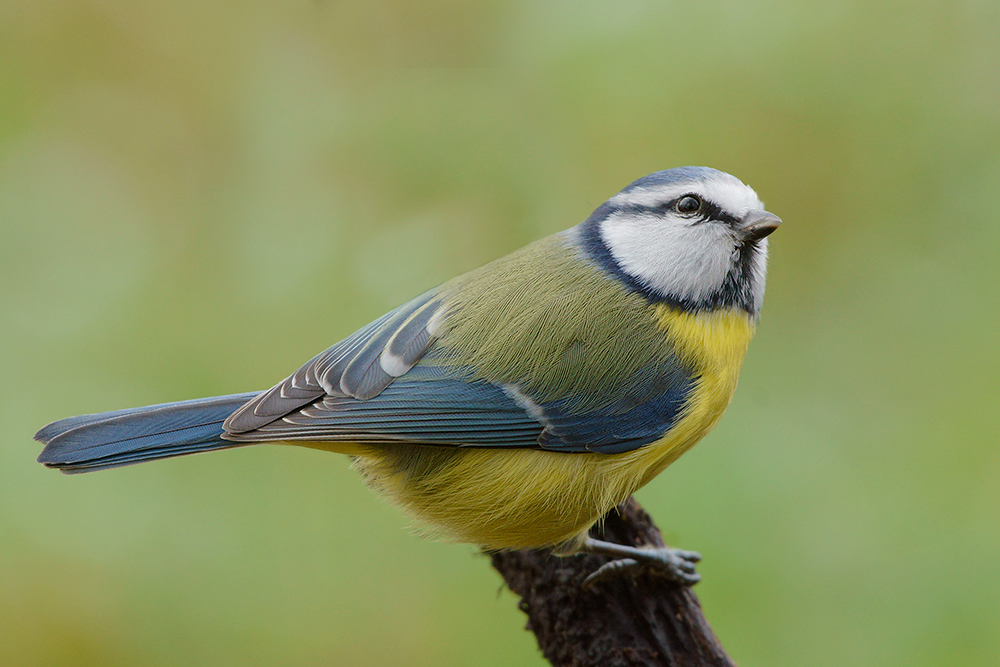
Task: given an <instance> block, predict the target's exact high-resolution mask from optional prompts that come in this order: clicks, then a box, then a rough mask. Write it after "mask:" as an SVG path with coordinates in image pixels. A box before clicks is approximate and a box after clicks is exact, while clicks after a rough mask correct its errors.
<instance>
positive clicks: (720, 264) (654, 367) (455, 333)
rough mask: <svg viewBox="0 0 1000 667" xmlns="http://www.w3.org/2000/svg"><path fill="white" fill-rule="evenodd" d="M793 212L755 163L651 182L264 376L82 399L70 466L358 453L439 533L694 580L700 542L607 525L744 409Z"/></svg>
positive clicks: (61, 448) (52, 432)
mask: <svg viewBox="0 0 1000 667" xmlns="http://www.w3.org/2000/svg"><path fill="white" fill-rule="evenodd" d="M780 224H781V220H780V219H779V218H778V217H777V216H776V215H774V214H772V213H770V212H768V211H767V210H765V208H764V205H763V203H762V202H761V200H760V199H759V197H758V196H757V194H756V192H755V191H754V190H753V189H752V188H750V187H749V186H747V185H745V184H744V183H743V182H742V181H740V180H739V179H738V178H736V177H735V176H732V175H730V174H728V173H725V172H722V171H718V170H715V169H712V168H709V167H677V168H672V169H667V170H664V171H657V172H655V173H652V174H650V175H648V176H645V177H643V178H640V179H638V180H636V181H634V182H632V183H631V184H629V185H628V186H627V187H625V188H624V189H623V190H621V191H620V192H619V193H618V194H616V195H614V196H613V197H611V198H610V199H608V200H607V201H606V202H604V203H603V204H602V205H600V206H599V207H598V208H597V209H596V210H595V211H594V212H593V213H592V214H591V215H590V216H589V217H588V218H586V219H585V220H584V221H583V222H581V223H579V224H577V225H575V226H573V227H571V228H569V229H566V230H564V231H562V232H559V233H556V234H554V235H551V236H548V237H546V238H543V239H541V240H538V241H535V242H533V243H531V244H529V245H527V246H525V247H523V248H521V249H520V250H516V251H514V252H513V253H511V254H509V255H506V256H504V257H501V258H499V259H496V260H494V261H492V262H490V263H488V264H486V265H484V266H482V267H480V268H478V269H474V270H472V271H469V272H468V273H465V274H463V275H460V276H458V277H457V278H454V279H452V280H449V281H447V282H445V283H443V284H441V285H439V286H438V287H436V288H433V289H431V290H429V291H426V292H424V293H423V294H420V295H419V296H417V297H415V298H413V299H412V300H410V301H408V302H406V303H404V304H403V305H401V306H399V307H398V308H396V309H395V310H392V311H390V312H389V313H387V314H386V315H384V316H382V317H380V318H378V319H376V320H375V321H373V322H371V323H370V324H368V325H367V326H364V327H362V328H361V329H359V330H357V331H356V332H355V333H354V334H352V335H350V336H348V337H347V338H345V339H343V340H341V341H340V342H338V343H336V344H334V345H333V346H332V347H330V348H329V349H327V350H325V351H323V352H321V353H320V354H318V355H317V356H315V357H313V358H312V359H311V360H309V361H308V362H306V363H305V364H304V365H303V366H301V367H300V368H299V369H298V370H296V371H295V372H294V373H292V374H291V375H289V376H288V377H287V378H285V379H284V380H282V381H281V382H279V383H278V384H276V385H275V386H274V387H272V388H271V389H268V390H266V391H257V392H249V393H242V394H234V395H228V396H218V397H212V398H202V399H195V400H185V401H179V402H173V403H164V404H160V405H152V406H147V407H139V408H129V409H124V410H116V411H112V412H104V413H99V414H90V415H82V416H77V417H69V418H66V419H61V420H59V421H55V422H53V423H51V424H49V425H47V426H45V427H44V428H42V429H41V430H40V431H38V433H37V434H36V435H35V439H36V440H38V441H40V442H41V443H43V444H44V445H45V446H44V448H43V450H42V452H41V454H40V456H39V457H38V461H39V462H40V463H42V464H44V465H45V466H47V467H49V468H55V469H58V470H61V471H63V472H65V473H80V472H87V471H95V470H103V469H108V468H116V467H119V466H126V465H130V464H134V463H140V462H144V461H152V460H156V459H165V458H169V457H174V456H180V455H185V454H193V453H197V452H208V451H212V450H220V449H229V448H234V447H241V446H246V445H252V444H258V443H283V444H294V445H302V446H306V447H312V448H316V449H321V450H326V451H330V452H335V453H340V454H346V455H347V456H349V457H351V459H352V460H353V467H354V468H355V469H357V470H358V471H359V472H360V473H361V475H362V476H363V478H364V479H365V481H366V482H367V484H368V485H369V486H371V487H372V488H373V489H375V490H376V491H377V492H379V493H381V494H382V495H384V496H386V497H388V498H389V499H390V500H391V501H392V502H393V503H394V504H396V505H397V506H399V507H400V508H401V509H402V510H403V511H404V513H406V514H408V515H409V516H410V517H411V518H412V519H414V520H415V521H416V522H417V524H418V525H420V526H422V527H423V528H424V529H425V530H426V532H428V533H429V534H431V535H434V536H438V537H442V538H445V539H448V540H452V541H456V542H464V543H471V544H474V545H477V546H479V547H481V548H482V549H484V550H515V549H523V548H548V549H551V550H553V552H554V553H556V554H559V555H567V554H573V553H577V552H580V551H591V552H595V553H602V554H606V555H610V556H614V557H615V558H617V559H618V560H616V561H613V562H612V563H610V564H607V566H606V568H602V570H604V571H603V572H601V571H599V572H595V573H594V575H592V576H593V577H595V578H596V579H600V578H602V577H604V576H606V575H607V573H608V572H613V571H615V570H619V569H630V568H633V566H636V565H637V564H638V565H639V566H642V567H646V566H648V565H649V564H654V565H657V566H658V567H660V569H661V570H662V571H663V573H664V576H667V577H669V578H671V579H673V580H674V581H676V582H678V583H681V584H687V585H690V584H693V583H696V582H697V581H698V580H699V579H700V575H699V574H698V573H697V572H696V570H695V564H696V563H697V562H698V560H699V559H700V555H699V554H698V553H697V552H693V551H685V550H681V549H674V548H670V547H661V548H659V549H653V548H645V547H631V546H627V545H616V544H613V543H610V542H605V541H603V540H599V539H596V538H593V537H590V536H589V535H588V531H589V529H590V528H591V527H592V526H593V525H594V524H595V523H597V522H599V520H600V519H601V517H602V516H604V515H605V514H606V513H607V512H608V511H610V510H611V509H612V508H614V507H615V506H617V505H618V504H619V503H621V502H623V501H624V500H626V499H627V498H628V497H629V496H630V495H631V494H632V493H634V492H635V491H636V490H638V489H639V488H641V487H642V486H643V485H645V484H646V483H648V482H649V481H650V480H652V479H653V478H654V477H656V476H657V475H658V474H659V473H660V472H662V471H663V470H664V469H665V468H666V467H667V466H669V465H670V464H671V463H673V462H674V461H676V460H677V458H678V457H679V456H681V454H683V453H684V452H685V451H687V450H688V449H690V448H691V447H692V446H693V445H694V444H695V443H696V442H698V441H699V440H701V439H702V438H703V437H704V436H705V435H706V434H707V433H708V432H709V431H710V430H711V429H712V427H713V426H714V425H715V424H716V422H717V421H718V419H719V417H720V416H721V415H722V412H723V411H724V410H725V408H726V407H727V406H728V405H729V403H730V401H731V399H732V396H733V392H734V390H735V388H736V384H737V380H738V377H739V374H740V369H741V367H742V364H743V359H744V355H745V353H746V351H747V347H748V345H749V343H750V340H751V338H752V336H753V333H754V329H755V326H756V323H757V321H758V318H759V316H760V310H761V305H762V300H763V296H764V285H765V274H766V266H767V244H768V239H767V237H768V236H769V235H770V234H771V233H772V232H773V231H774V230H775V229H777V228H778V226H779V225H780Z"/></svg>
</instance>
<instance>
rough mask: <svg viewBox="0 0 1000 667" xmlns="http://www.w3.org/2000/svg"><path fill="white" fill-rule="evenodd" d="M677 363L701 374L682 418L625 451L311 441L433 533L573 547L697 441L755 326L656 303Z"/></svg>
mask: <svg viewBox="0 0 1000 667" xmlns="http://www.w3.org/2000/svg"><path fill="white" fill-rule="evenodd" d="M656 315H657V318H658V323H659V325H660V326H661V327H662V329H663V330H664V332H665V333H666V335H667V338H668V340H669V342H670V344H671V345H673V347H674V349H675V350H676V351H677V353H678V354H679V356H680V357H681V359H682V360H683V361H684V362H686V363H687V364H688V365H689V366H690V367H692V368H696V369H699V374H698V376H697V378H696V381H695V386H694V389H693V390H692V393H691V396H690V398H689V399H688V401H687V403H686V405H685V407H684V409H683V411H682V413H681V417H680V419H678V421H677V422H676V423H675V424H674V427H673V428H672V429H671V430H670V431H669V432H668V433H667V434H666V435H665V436H664V437H663V438H662V439H661V440H659V441H657V442H654V443H651V444H649V445H646V446H644V447H640V448H639V449H636V450H634V451H631V452H626V453H623V454H566V453H557V452H547V451H540V450H527V449H480V448H457V447H434V446H426V445H421V446H414V445H411V444H405V443H400V444H395V445H347V444H342V443H341V444H329V445H322V444H319V443H313V446H320V447H322V448H324V449H331V450H334V451H339V452H343V453H347V454H351V455H352V456H354V457H355V466H356V467H357V468H358V470H360V472H361V473H362V474H363V475H364V476H365V478H366V479H367V480H368V482H369V483H370V484H371V485H372V486H373V487H374V488H376V489H377V490H379V491H381V492H382V493H384V494H385V495H387V496H388V497H389V499H390V500H392V501H393V502H394V503H395V504H397V505H399V506H400V507H401V508H402V509H403V510H404V511H405V512H406V513H407V514H409V515H410V516H412V517H413V518H414V519H416V520H417V521H418V522H419V523H420V524H422V525H423V526H426V527H427V528H428V529H429V531H430V532H432V533H433V534H435V535H439V536H441V537H444V538H447V539H450V540H455V541H459V542H469V543H473V544H477V545H480V546H483V547H485V548H489V549H520V548H526V547H542V546H554V545H558V546H559V547H560V548H561V549H562V550H563V551H572V550H573V549H574V548H575V547H576V546H577V545H578V544H579V541H580V540H581V539H582V537H583V536H584V535H585V534H586V531H587V530H588V529H589V528H590V526H592V525H593V524H594V523H595V522H596V521H597V520H598V519H600V517H602V516H603V515H604V514H606V513H607V512H608V511H609V510H610V509H611V508H612V507H614V506H615V505H617V504H618V503H620V502H622V501H623V500H625V499H626V498H628V496H629V495H631V494H632V493H634V492H635V491H636V490H637V489H639V488H640V487H642V486H643V485H644V484H646V483H647V482H649V481H650V480H651V479H652V478H653V477H655V476H656V475H658V474H659V473H660V472H662V471H663V470H664V469H665V468H666V467H667V466H668V465H670V464H671V463H672V462H673V461H675V460H676V459H677V458H678V457H679V456H680V455H681V454H683V453H684V452H685V451H687V450H688V449H689V448H690V447H691V446H692V445H694V444H695V443H696V442H698V440H700V439H701V438H702V437H703V436H704V435H705V434H706V433H708V431H709V430H711V428H712V427H713V426H714V425H715V423H716V421H718V419H719V417H720V416H721V415H722V412H723V410H725V408H726V406H727V405H728V404H729V401H730V399H731V398H732V395H733V391H734V390H735V389H736V381H737V379H738V377H739V371H740V367H741V366H742V363H743V356H744V354H745V353H746V348H747V345H748V344H749V342H750V338H751V337H752V335H753V322H752V321H751V319H750V318H749V317H748V316H747V314H746V313H744V312H742V311H720V312H715V313H703V314H690V313H683V312H681V311H677V310H674V309H671V308H668V307H665V306H659V307H657V311H656Z"/></svg>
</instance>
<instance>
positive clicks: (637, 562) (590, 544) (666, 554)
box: [583, 538, 701, 587]
mask: <svg viewBox="0 0 1000 667" xmlns="http://www.w3.org/2000/svg"><path fill="white" fill-rule="evenodd" d="M584 549H586V550H588V551H592V552H594V553H600V554H605V555H608V556H620V557H621V558H618V559H616V560H613V561H610V562H607V563H605V564H604V565H602V566H601V567H599V568H597V569H596V570H595V571H594V572H592V573H591V574H590V576H588V577H587V578H586V579H585V580H584V582H583V585H584V586H587V587H589V586H592V585H593V584H595V583H598V582H601V581H608V580H610V579H613V578H615V577H618V576H621V575H623V574H624V575H629V576H633V577H634V576H636V575H638V574H641V573H649V574H653V575H657V576H661V577H664V578H666V579H669V580H670V581H672V582H674V583H676V584H679V585H681V586H693V585H695V584H696V583H698V582H699V581H701V575H699V574H698V573H697V572H695V566H696V564H697V563H698V561H700V560H701V554H699V553H698V552H696V551H685V550H683V549H671V548H670V547H643V548H639V547H628V546H624V545H621V544H613V543H611V542H604V541H602V540H595V539H593V538H588V539H587V541H586V542H585V543H584Z"/></svg>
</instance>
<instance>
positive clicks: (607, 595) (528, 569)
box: [490, 498, 735, 667]
mask: <svg viewBox="0 0 1000 667" xmlns="http://www.w3.org/2000/svg"><path fill="white" fill-rule="evenodd" d="M591 534H592V535H593V536H594V537H597V538H601V539H605V540H608V541H610V542H616V543H619V544H629V545H634V546H643V545H653V546H664V543H663V537H662V536H661V535H660V531H659V530H658V529H657V528H656V526H655V525H654V524H653V521H652V519H651V518H650V516H649V515H648V514H647V513H646V512H645V511H644V510H643V509H642V507H641V506H640V505H639V503H637V502H635V500H633V499H631V498H630V499H629V500H627V501H626V502H625V503H623V504H622V505H620V506H619V507H618V508H617V509H616V510H612V511H611V512H610V513H608V515H607V516H606V517H605V519H604V526H603V530H602V529H599V528H595V529H594V530H592V531H591ZM490 558H491V559H492V561H493V567H495V568H496V569H497V570H498V571H499V572H500V574H501V575H502V576H503V578H504V580H505V581H506V582H507V585H508V586H509V587H510V589H511V590H512V591H514V592H515V593H516V594H517V595H519V596H521V601H520V603H519V607H520V609H521V611H523V612H524V613H526V614H527V615H528V625H527V629H528V630H530V631H531V632H533V633H534V634H535V637H536V638H537V639H538V646H539V648H541V650H542V654H543V655H544V656H545V658H546V659H547V660H548V661H549V662H550V663H552V665H554V666H555V667H564V666H567V667H568V666H570V665H572V666H574V667H583V666H587V665H595V666H596V665H600V666H601V667H624V666H626V665H628V666H630V667H632V666H637V665H671V666H676V667H689V666H695V665H698V666H703V665H711V666H713V667H714V666H720V667H721V666H726V667H734V665H735V663H733V662H732V660H730V658H729V656H727V655H726V652H725V651H724V650H723V648H722V646H721V645H720V644H719V641H718V640H717V639H716V637H715V634H714V633H713V632H712V629H711V628H710V627H709V625H708V622H707V621H706V620H705V617H704V616H703V615H702V612H701V605H700V604H699V603H698V598H697V597H695V595H694V593H693V592H692V591H691V589H690V588H688V587H681V586H678V585H676V584H673V583H670V582H669V581H667V580H666V579H664V578H661V577H656V576H654V575H648V574H641V575H640V576H638V577H635V578H633V577H631V576H628V575H624V576H621V577H618V578H616V579H614V580H612V581H607V582H600V583H596V584H594V585H593V586H592V587H590V588H585V587H584V586H583V580H584V579H585V578H586V577H587V575H589V574H590V573H592V572H593V571H594V570H596V569H597V568H598V567H600V566H601V565H602V564H603V563H605V562H607V561H608V560H609V559H608V558H606V557H604V556H597V555H594V554H580V555H576V556H571V557H567V558H560V557H558V556H553V555H552V554H551V553H549V552H547V551H539V550H523V551H508V552H496V553H491V554H490Z"/></svg>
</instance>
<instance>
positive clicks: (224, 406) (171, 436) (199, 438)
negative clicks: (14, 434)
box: [35, 392, 259, 473]
mask: <svg viewBox="0 0 1000 667" xmlns="http://www.w3.org/2000/svg"><path fill="white" fill-rule="evenodd" d="M258 393H259V392H251V393H249V394H233V395H231V396H217V397H215V398H200V399H196V400H193V401H180V402H178V403H163V404H161V405H150V406H147V407H144V408H131V409H128V410H116V411H115V412H102V413H100V414H95V415H82V416H80V417H69V418H67V419H60V420H59V421H57V422H52V423H51V424H49V425H48V426H46V427H44V428H43V429H42V430H40V431H39V432H38V433H36V434H35V440H38V441H39V442H42V443H44V444H45V449H43V450H42V453H41V454H40V455H39V457H38V462H39V463H43V464H45V465H46V466H47V467H49V468H58V469H59V470H62V471H63V472H66V473H77V472H90V471H91V470H105V469H107V468H117V467H119V466H126V465H129V464H132V463H141V462H143V461H155V460H156V459H165V458H168V457H171V456H181V455H182V454H194V453H195V452H209V451H212V450H214V449H228V448H230V447H239V446H242V445H245V444H246V443H242V442H232V441H229V440H223V439H222V422H223V421H225V419H226V417H228V416H229V415H230V414H232V413H233V412H234V411H235V410H236V408H238V407H240V406H241V405H243V404H244V403H246V402H247V401H249V400H250V399H251V398H253V397H254V396H256V395H257V394H258Z"/></svg>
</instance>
